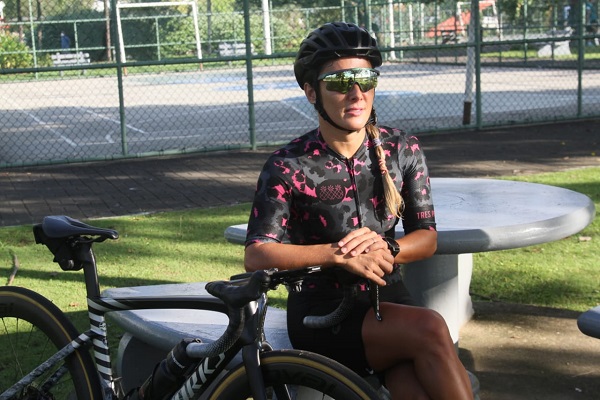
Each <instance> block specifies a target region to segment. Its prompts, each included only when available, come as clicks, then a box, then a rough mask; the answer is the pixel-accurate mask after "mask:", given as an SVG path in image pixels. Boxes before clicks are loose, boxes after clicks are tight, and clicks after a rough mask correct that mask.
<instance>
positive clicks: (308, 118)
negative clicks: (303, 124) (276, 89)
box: [279, 99, 317, 122]
mask: <svg viewBox="0 0 600 400" xmlns="http://www.w3.org/2000/svg"><path fill="white" fill-rule="evenodd" d="M287 101H289V99H283V100H279V102H280V103H281V104H283V105H284V106H287V107H289V108H291V109H292V110H294V111H296V112H297V113H298V114H300V115H302V116H303V117H304V118H306V119H307V120H309V121H310V122H317V120H316V119H315V115H314V114H311V115H309V114H307V113H305V112H304V111H302V110H301V109H300V108H299V107H296V106H294V105H293V104H291V103H288V102H287Z"/></svg>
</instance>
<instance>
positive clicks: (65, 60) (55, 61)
mask: <svg viewBox="0 0 600 400" xmlns="http://www.w3.org/2000/svg"><path fill="white" fill-rule="evenodd" d="M51 57H52V65H54V66H55V67H64V66H71V65H86V64H90V63H91V60H90V54H89V53H83V52H81V51H80V52H78V53H56V54H52V55H51ZM63 72H64V71H60V76H63ZM81 72H82V73H83V74H85V70H82V71H81Z"/></svg>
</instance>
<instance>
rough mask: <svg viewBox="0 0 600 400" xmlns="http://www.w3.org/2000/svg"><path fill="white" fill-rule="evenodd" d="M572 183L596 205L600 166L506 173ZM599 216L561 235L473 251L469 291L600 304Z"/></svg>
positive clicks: (569, 305) (541, 301)
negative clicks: (573, 232) (538, 241)
mask: <svg viewBox="0 0 600 400" xmlns="http://www.w3.org/2000/svg"><path fill="white" fill-rule="evenodd" d="M510 179H514V180H520V181H526V182H535V183H543V184H548V185H553V186H560V187H564V188H567V189H571V190H574V191H577V192H580V193H584V194H586V195H587V196H589V197H590V198H591V199H592V200H593V201H594V204H595V205H596V210H598V209H600V168H585V169H576V170H571V171H565V172H559V173H551V174H539V175H528V176H519V177H515V178H510ZM599 254H600V222H599V221H598V219H597V218H596V219H595V220H594V221H593V222H592V223H591V224H590V225H589V226H588V227H587V228H585V229H584V230H583V231H581V232H579V233H578V234H576V235H573V236H570V237H567V238H565V239H563V240H559V241H555V242H551V243H546V244H542V245H537V246H530V247H524V248H520V249H514V250H504V251H497V252H488V253H479V254H475V255H474V273H473V279H472V282H471V292H472V293H473V294H474V295H475V298H476V299H477V296H479V297H480V298H483V299H493V300H502V301H508V302H514V303H523V304H532V305H537V306H547V307H555V308H562V309H569V310H575V311H585V310H587V309H588V308H590V307H592V306H596V305H598V304H600V259H599V257H598V255H599Z"/></svg>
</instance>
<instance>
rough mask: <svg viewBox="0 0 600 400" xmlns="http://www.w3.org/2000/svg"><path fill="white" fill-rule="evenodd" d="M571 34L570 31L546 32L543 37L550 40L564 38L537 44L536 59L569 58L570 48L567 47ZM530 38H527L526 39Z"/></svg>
mask: <svg viewBox="0 0 600 400" xmlns="http://www.w3.org/2000/svg"><path fill="white" fill-rule="evenodd" d="M571 34H572V31H571V30H570V29H566V30H556V29H553V30H551V31H549V32H546V34H545V35H544V37H547V38H548V37H550V38H564V39H565V40H560V41H551V42H541V43H537V47H538V52H537V54H538V57H552V56H569V55H571V48H570V46H569V42H570V40H569V39H568V38H569V37H570V36H571ZM529 38H531V37H530V36H528V39H529Z"/></svg>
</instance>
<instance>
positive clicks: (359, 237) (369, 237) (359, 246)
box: [338, 228, 387, 256]
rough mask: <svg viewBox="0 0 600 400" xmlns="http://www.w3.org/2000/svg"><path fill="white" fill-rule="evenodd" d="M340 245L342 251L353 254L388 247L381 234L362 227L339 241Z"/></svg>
mask: <svg viewBox="0 0 600 400" xmlns="http://www.w3.org/2000/svg"><path fill="white" fill-rule="evenodd" d="M338 246H340V251H341V252H342V253H343V254H350V255H352V256H356V255H358V254H361V253H364V252H369V251H374V250H379V249H385V248H387V244H386V243H385V242H384V241H383V240H382V238H381V236H379V234H377V232H374V231H372V230H370V229H368V228H360V229H357V230H355V231H352V232H350V233H349V234H348V235H346V237H344V238H343V239H342V240H340V241H339V242H338Z"/></svg>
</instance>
